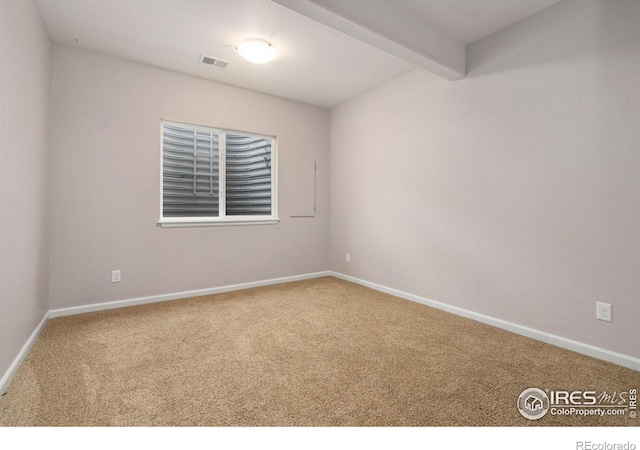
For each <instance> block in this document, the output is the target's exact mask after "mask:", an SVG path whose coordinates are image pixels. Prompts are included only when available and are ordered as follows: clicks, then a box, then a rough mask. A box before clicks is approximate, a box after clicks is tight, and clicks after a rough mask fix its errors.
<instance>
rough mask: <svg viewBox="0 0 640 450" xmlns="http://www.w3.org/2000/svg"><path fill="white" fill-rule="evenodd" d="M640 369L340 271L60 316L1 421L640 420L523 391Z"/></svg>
mask: <svg viewBox="0 0 640 450" xmlns="http://www.w3.org/2000/svg"><path fill="white" fill-rule="evenodd" d="M528 387H539V388H543V389H569V390H573V389H592V390H599V391H600V390H606V391H608V392H612V391H616V390H617V391H618V392H620V391H628V390H629V389H630V388H634V387H635V388H636V389H637V388H640V374H639V373H638V372H634V371H632V370H628V369H624V368H622V367H618V366H616V365H613V364H609V363H605V362H602V361H599V360H596V359H592V358H589V357H586V356H582V355H579V354H576V353H572V352H569V351H565V350H562V349H559V348H557V347H553V346H550V345H546V344H543V343H540V342H537V341H534V340H531V339H527V338H524V337H522V336H518V335H515V334H511V333H508V332H506V331H502V330H499V329H496V328H493V327H490V326H487V325H483V324H480V323H477V322H474V321H471V320H467V319H463V318H460V317H457V316H454V315H451V314H448V313H445V312H442V311H438V310H435V309H432V308H428V307H426V306H423V305H419V304H416V303H412V302H409V301H406V300H402V299H399V298H396V297H392V296H389V295H386V294H382V293H380V292H377V291H373V290H370V289H367V288H364V287H362V286H359V285H355V284H352V283H348V282H345V281H341V280H338V279H335V278H320V279H314V280H308V281H303V282H297V283H290V284H284V285H278V286H269V287H261V288H256V289H249V290H244V291H237V292H232V293H226V294H218V295H213V296H205V297H198V298H192V299H185V300H178V301H171V302H165V303H156V304H151V305H144V306H136V307H130V308H123V309H118V310H111V311H103V312H97V313H90V314H83V315H78V316H71V317H65V318H59V319H53V320H51V321H50V322H49V323H48V324H47V326H46V327H45V329H44V330H43V332H42V334H41V336H40V338H39V339H38V341H37V342H36V343H35V345H34V346H33V348H32V350H31V352H30V354H29V356H28V357H27V359H26V360H25V362H24V363H23V364H22V366H21V368H20V369H19V371H18V373H17V374H16V376H15V378H14V379H13V381H12V383H11V385H10V386H9V390H8V392H7V394H6V395H5V396H3V397H1V398H0V425H4V426H12V425H76V426H84V425H90V426H98V425H118V426H132V425H134V426H143V425H144V426H149V425H166V426H172V425H179V426H190V425H205V426H220V425H251V426H316V425H324V426H338V425H352V426H356V425H357V426H368V425H376V426H388V425H393V426H399V425H404V426H436V425H447V426H455V425H467V426H474V425H493V426H512V425H513V426H528V425H546V426H549V425H564V426H597V425H613V426H617V425H635V426H637V425H638V424H639V423H640V422H638V421H639V420H640V419H635V420H634V419H630V418H629V417H626V416H625V417H593V416H592V417H558V416H552V415H550V414H547V415H546V416H545V417H544V418H542V419H541V420H538V421H529V420H527V419H524V418H523V417H522V416H521V415H520V414H519V412H518V411H517V409H516V401H517V397H518V395H519V394H520V392H521V391H522V390H523V389H525V388H528Z"/></svg>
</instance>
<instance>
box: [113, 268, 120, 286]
mask: <svg viewBox="0 0 640 450" xmlns="http://www.w3.org/2000/svg"><path fill="white" fill-rule="evenodd" d="M120 280H121V278H120V271H119V270H112V271H111V282H112V283H120Z"/></svg>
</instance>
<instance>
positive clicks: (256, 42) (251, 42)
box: [236, 38, 278, 64]
mask: <svg viewBox="0 0 640 450" xmlns="http://www.w3.org/2000/svg"><path fill="white" fill-rule="evenodd" d="M236 50H237V51H238V53H240V56H242V57H243V58H244V59H246V60H247V61H249V62H252V63H254V64H264V63H268V62H269V61H273V59H274V58H275V57H276V56H278V52H276V49H275V48H273V45H271V43H270V42H267V41H265V40H264V39H258V38H251V39H245V40H244V41H242V42H240V43H239V44H238V46H237V47H236Z"/></svg>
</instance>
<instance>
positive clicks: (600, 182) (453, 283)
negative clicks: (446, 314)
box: [330, 0, 640, 357]
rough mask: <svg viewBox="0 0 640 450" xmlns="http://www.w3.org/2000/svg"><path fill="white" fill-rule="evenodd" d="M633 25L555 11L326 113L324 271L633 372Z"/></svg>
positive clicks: (638, 199) (611, 9)
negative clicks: (439, 69)
mask: <svg viewBox="0 0 640 450" xmlns="http://www.w3.org/2000/svg"><path fill="white" fill-rule="evenodd" d="M638 24H640V2H633V1H623V0H615V1H600V2H592V1H582V0H578V1H567V2H561V3H559V4H557V5H555V6H554V7H551V8H550V9H548V10H545V11H543V12H541V13H539V14H537V15H535V16H533V17H531V18H529V19H527V20H525V21H522V22H519V23H517V24H515V25H513V26H511V27H509V28H507V29H505V30H503V31H501V32H498V33H497V34H495V35H492V36H490V37H488V38H485V39H484V40H481V41H479V42H477V43H475V44H473V45H471V46H470V47H469V48H468V64H467V65H468V70H469V74H468V76H467V78H466V79H464V80H460V81H455V82H449V81H445V80H442V79H439V78H436V77H434V76H432V75H430V74H428V73H427V72H423V71H415V72H412V73H410V74H408V75H405V76H403V77H400V78H398V79H396V80H394V81H392V82H390V83H388V84H386V85H384V86H382V87H380V88H378V89H376V90H374V91H372V92H370V93H368V94H365V95H363V96H361V97H359V98H357V99H355V100H353V101H351V102H348V103H346V104H344V105H342V106H340V107H338V108H336V109H335V110H333V111H332V114H331V191H330V203H331V220H330V229H331V253H330V267H331V269H332V270H334V271H337V272H341V273H344V274H347V275H352V276H355V277H358V278H361V279H364V280H367V281H370V282H374V283H378V284H381V285H386V286H389V287H392V288H395V289H399V290H402V291H405V292H409V293H413V294H415V295H419V296H422V297H426V298H429V299H433V300H437V301H441V302H445V303H448V304H451V305H454V306H458V307H462V308H465V309H469V310H472V311H475V312H479V313H482V314H485V315H489V316H493V317H496V318H500V319H503V320H507V321H510V322H514V323H516V324H520V325H524V326H527V327H531V328H534V329H537V330H541V331H545V332H549V333H552V334H556V335H560V336H563V337H566V338H569V339H574V340H577V341H580V342H583V343H587V344H591V345H595V346H598V347H602V348H605V349H608V350H611V351H615V352H620V353H623V354H626V355H630V356H634V357H638V356H640V345H638V344H639V343H640V326H639V325H638V320H639V318H640V151H639V143H640V82H639V81H640V78H639V76H640V45H639V43H640V26H638ZM347 252H349V253H351V258H352V262H351V263H350V264H347V263H345V253H347ZM596 301H605V302H610V303H612V304H613V319H614V321H613V323H605V322H601V321H596V320H595V303H596Z"/></svg>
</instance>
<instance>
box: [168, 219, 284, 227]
mask: <svg viewBox="0 0 640 450" xmlns="http://www.w3.org/2000/svg"><path fill="white" fill-rule="evenodd" d="M278 222H280V219H278V218H277V217H267V218H263V219H256V218H251V219H219V220H211V219H208V218H202V219H201V218H193V219H183V218H179V219H167V218H165V219H160V220H159V221H158V225H159V226H160V227H162V228H190V227H230V226H245V225H275V224H277V223H278Z"/></svg>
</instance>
